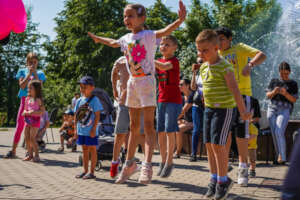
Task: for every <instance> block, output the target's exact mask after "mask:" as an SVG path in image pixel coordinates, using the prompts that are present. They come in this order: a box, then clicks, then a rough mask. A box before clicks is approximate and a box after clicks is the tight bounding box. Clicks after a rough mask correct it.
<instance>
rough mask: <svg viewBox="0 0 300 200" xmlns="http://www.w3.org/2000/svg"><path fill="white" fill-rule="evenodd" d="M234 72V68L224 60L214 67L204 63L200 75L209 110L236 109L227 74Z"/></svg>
mask: <svg viewBox="0 0 300 200" xmlns="http://www.w3.org/2000/svg"><path fill="white" fill-rule="evenodd" d="M228 72H233V66H232V65H231V64H229V63H228V62H227V61H226V60H225V59H224V58H221V60H220V62H218V63H217V64H214V65H209V64H208V63H207V62H206V63H203V64H202V65H201V68H200V75H201V78H202V81H203V95H204V103H205V106H206V107H209V108H234V107H236V103H235V100H234V97H233V94H232V93H231V92H230V90H229V88H228V87H227V85H226V80H225V77H224V76H225V74H226V73H228Z"/></svg>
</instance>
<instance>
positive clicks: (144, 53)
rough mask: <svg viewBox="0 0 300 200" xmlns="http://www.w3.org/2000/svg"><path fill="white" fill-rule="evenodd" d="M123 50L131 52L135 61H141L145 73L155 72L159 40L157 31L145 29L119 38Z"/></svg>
mask: <svg viewBox="0 0 300 200" xmlns="http://www.w3.org/2000/svg"><path fill="white" fill-rule="evenodd" d="M118 41H119V44H120V46H121V51H122V52H127V53H130V54H131V56H132V58H133V60H134V62H135V63H140V64H141V67H142V69H143V70H144V73H145V74H152V75H154V74H155V65H154V59H155V52H156V49H157V41H156V35H155V32H154V31H152V30H143V31H140V32H138V33H136V34H133V33H128V34H126V35H124V36H123V37H121V38H120V39H119V40H118Z"/></svg>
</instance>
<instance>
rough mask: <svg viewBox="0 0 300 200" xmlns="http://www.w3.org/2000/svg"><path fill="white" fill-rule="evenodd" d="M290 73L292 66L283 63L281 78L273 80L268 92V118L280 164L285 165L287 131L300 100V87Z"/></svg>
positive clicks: (280, 68) (281, 65) (280, 70)
mask: <svg viewBox="0 0 300 200" xmlns="http://www.w3.org/2000/svg"><path fill="white" fill-rule="evenodd" d="M290 73H291V68H290V65H289V64H288V63H286V62H282V63H281V64H280V65H279V75H280V78H279V79H272V80H271V82H270V84H269V87H268V92H267V98H268V99H269V100H270V102H269V105H268V114H267V116H268V119H269V124H270V128H271V132H272V136H273V141H274V146H275V150H276V154H277V162H278V163H279V164H285V162H286V161H287V158H286V141H285V130H286V127H287V125H288V121H289V118H290V114H291V113H292V110H293V107H294V103H295V102H296V100H297V98H298V85H297V82H296V81H294V80H291V79H290V78H289V75H290ZM275 163H276V160H275Z"/></svg>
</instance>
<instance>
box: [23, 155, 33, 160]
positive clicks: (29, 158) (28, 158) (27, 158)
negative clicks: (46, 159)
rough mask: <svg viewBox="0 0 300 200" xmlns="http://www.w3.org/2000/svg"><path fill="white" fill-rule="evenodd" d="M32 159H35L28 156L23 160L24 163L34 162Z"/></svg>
mask: <svg viewBox="0 0 300 200" xmlns="http://www.w3.org/2000/svg"><path fill="white" fill-rule="evenodd" d="M32 158H33V157H31V156H26V157H25V158H24V159H23V161H30V160H32Z"/></svg>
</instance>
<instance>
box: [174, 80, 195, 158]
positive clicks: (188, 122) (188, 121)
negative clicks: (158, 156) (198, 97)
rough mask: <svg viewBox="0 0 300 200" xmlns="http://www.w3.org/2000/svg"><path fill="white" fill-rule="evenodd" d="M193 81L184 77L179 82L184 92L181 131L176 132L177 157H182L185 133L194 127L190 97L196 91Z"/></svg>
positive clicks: (179, 122)
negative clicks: (193, 87) (191, 85)
mask: <svg viewBox="0 0 300 200" xmlns="http://www.w3.org/2000/svg"><path fill="white" fill-rule="evenodd" d="M190 84H191V81H190V80H188V79H182V80H180V82H179V87H180V91H181V92H182V94H183V105H184V106H183V109H182V111H181V113H180V115H179V116H178V126H179V132H177V133H176V153H175V156H174V157H175V158H180V154H181V151H182V146H183V139H182V137H183V133H184V132H186V131H188V130H191V129H193V120H192V105H193V104H192V103H191V102H190V99H192V98H193V96H194V93H193V91H192V90H191V88H190Z"/></svg>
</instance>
